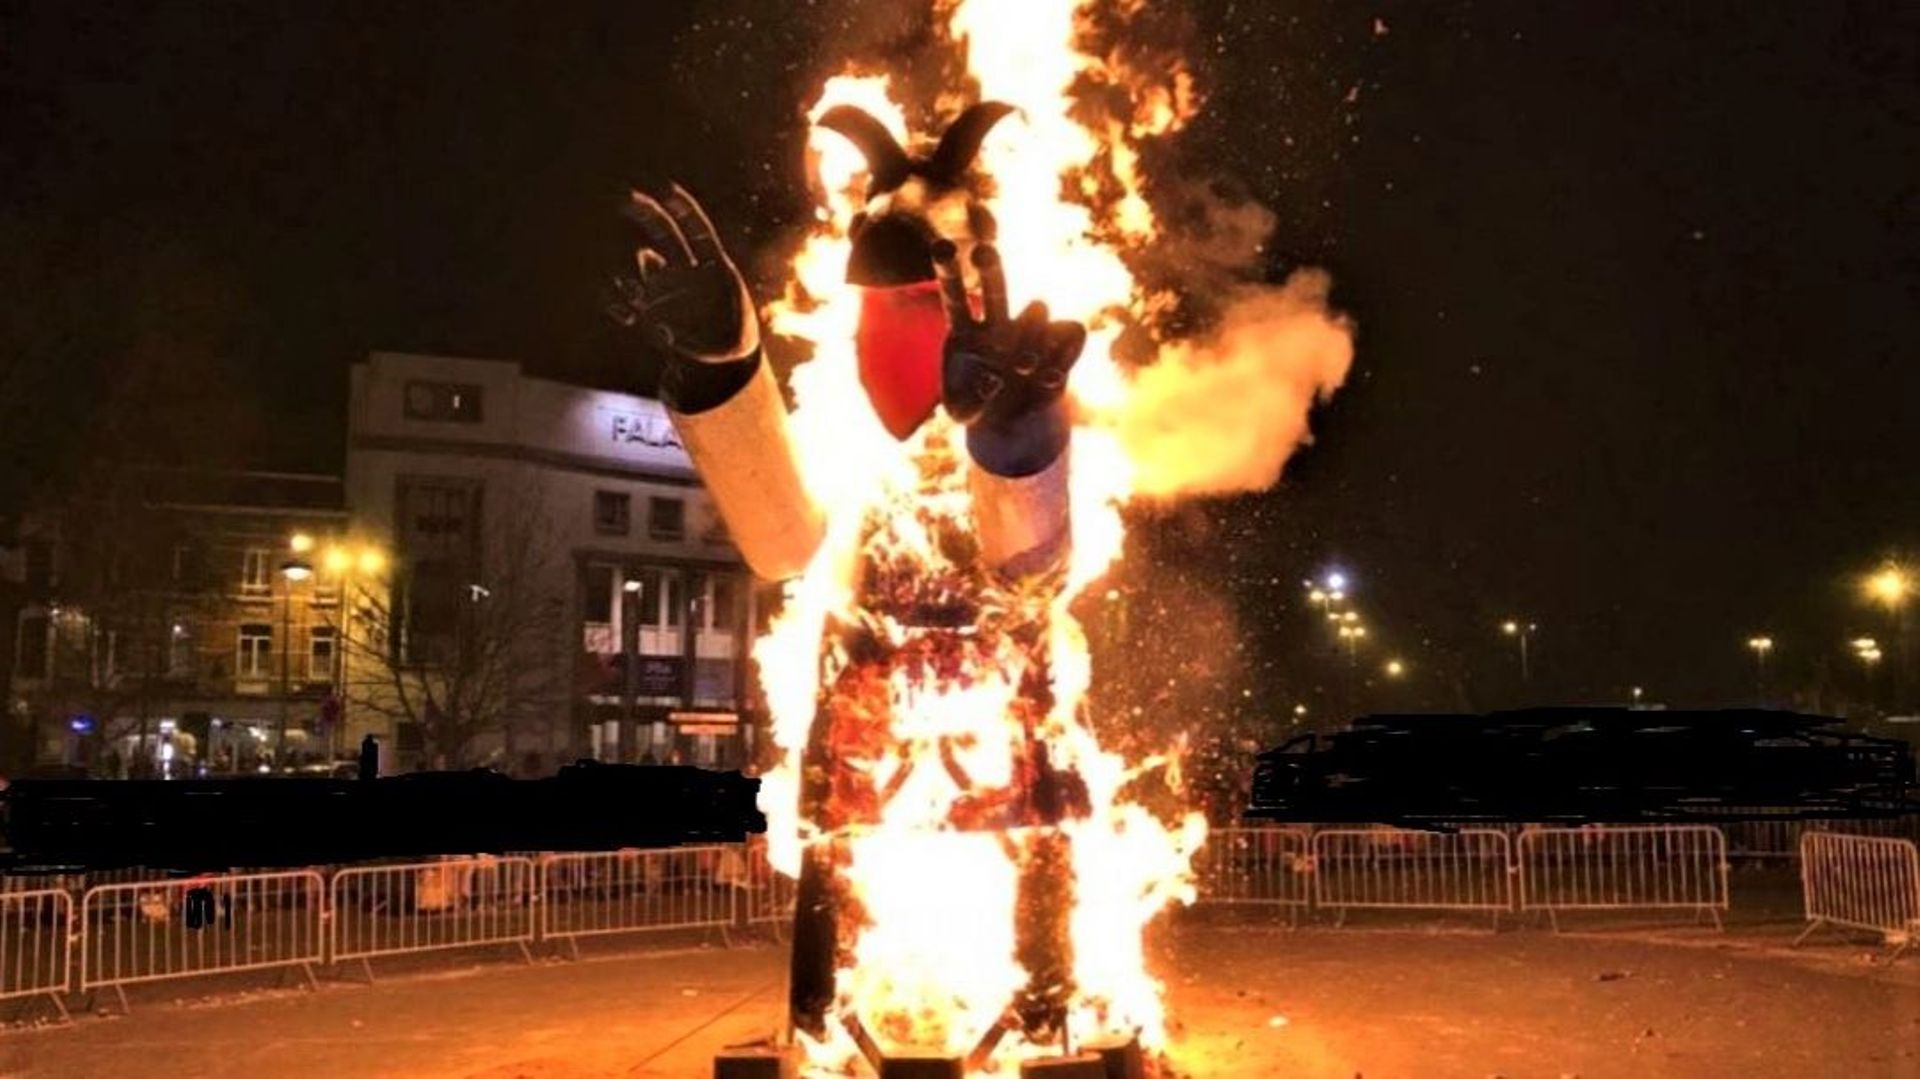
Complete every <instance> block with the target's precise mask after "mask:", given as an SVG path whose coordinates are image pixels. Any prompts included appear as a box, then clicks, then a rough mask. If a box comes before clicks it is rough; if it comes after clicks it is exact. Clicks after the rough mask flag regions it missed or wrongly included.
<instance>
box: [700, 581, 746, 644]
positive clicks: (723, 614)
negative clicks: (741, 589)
mask: <svg viewBox="0 0 1920 1079" xmlns="http://www.w3.org/2000/svg"><path fill="white" fill-rule="evenodd" d="M737 595H738V593H736V592H735V591H734V584H733V578H732V577H723V576H721V575H720V574H717V573H716V574H714V575H713V576H711V577H708V578H707V612H706V613H707V617H706V623H707V628H708V629H712V630H718V631H720V632H721V633H731V632H733V629H734V622H735V621H736V620H737V619H738V618H739V615H738V613H737V612H736V611H735V610H734V604H735V603H736V602H738V601H737V600H736V599H735V597H736V596H737Z"/></svg>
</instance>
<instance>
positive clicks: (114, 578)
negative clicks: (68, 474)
mask: <svg viewBox="0 0 1920 1079" xmlns="http://www.w3.org/2000/svg"><path fill="white" fill-rule="evenodd" d="M89 478H90V479H91V480H92V482H89V483H83V484H79V485H76V487H75V489H74V490H72V491H71V492H70V493H69V494H68V496H67V497H66V498H65V499H64V500H62V501H61V502H60V503H59V504H57V505H56V506H54V507H51V508H50V509H49V510H48V511H43V513H42V514H41V515H40V516H39V517H38V524H39V528H40V537H39V538H41V539H44V540H48V541H51V542H52V544H53V546H54V547H55V548H56V549H57V550H58V567H59V569H58V580H57V584H56V586H55V587H54V588H53V590H52V592H51V595H49V596H48V597H46V598H47V604H46V608H47V615H48V623H47V625H48V630H49V632H48V639H47V646H48V655H47V660H48V662H47V671H46V673H47V675H48V677H46V678H45V679H44V680H42V681H41V682H40V683H39V686H38V688H37V689H36V691H35V692H33V693H32V694H31V695H30V699H31V703H32V705H33V706H35V708H34V710H35V711H37V712H39V713H40V714H42V715H56V716H59V717H62V718H64V717H67V716H72V715H79V714H84V715H88V716H91V717H93V720H94V727H93V730H92V733H91V735H90V737H91V738H92V739H93V740H94V741H95V743H96V744H97V745H102V746H113V745H115V744H117V743H118V742H119V741H120V740H121V739H122V738H123V737H125V736H126V735H129V734H134V733H136V732H137V734H138V735H139V738H138V745H137V748H136V750H135V754H134V759H135V760H136V761H144V760H146V759H147V755H148V753H149V752H150V747H151V745H152V740H153V738H154V737H155V736H156V733H157V732H156V731H155V727H154V719H155V716H156V714H158V713H160V712H162V711H163V710H164V709H163V706H164V704H165V703H166V701H167V700H168V699H169V698H170V697H172V696H173V695H174V694H175V693H176V691H178V690H179V689H180V688H181V683H182V682H183V681H185V680H188V679H190V678H191V677H192V676H193V674H194V671H193V669H192V667H191V666H190V665H187V664H184V663H180V662H177V661H178V660H182V659H184V658H185V657H187V656H190V655H191V653H192V649H191V641H190V640H182V641H181V643H179V644H178V645H176V640H177V639H179V638H182V637H183V635H184V634H185V633H187V632H189V630H188V627H191V626H195V625H197V624H199V623H200V621H201V620H202V618H203V617H204V616H205V614H206V613H207V612H208V611H209V610H210V609H211V608H212V607H213V606H214V605H215V604H217V603H218V602H219V597H218V596H216V595H215V593H214V590H213V589H212V587H211V585H210V581H209V578H208V576H207V575H206V574H205V573H204V571H203V567H201V566H199V565H197V564H196V563H195V562H194V561H193V560H185V561H180V560H176V555H175V552H176V550H181V549H196V550H197V549H198V548H197V547H191V548H190V547H188V546H186V545H187V542H188V540H189V538H190V537H188V536H187V534H186V533H185V532H184V531H183V529H182V528H181V526H180V523H179V522H178V521H176V520H174V519H173V517H172V516H171V515H170V514H169V513H167V512H166V511H165V510H164V509H162V508H159V507H156V506H154V505H152V504H151V503H150V502H149V500H148V499H147V497H146V492H145V490H144V486H143V483H142V478H143V473H141V472H139V471H137V470H113V471H112V472H108V473H96V474H95V475H93V476H91V477H89Z"/></svg>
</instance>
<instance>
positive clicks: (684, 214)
mask: <svg viewBox="0 0 1920 1079" xmlns="http://www.w3.org/2000/svg"><path fill="white" fill-rule="evenodd" d="M621 216H622V217H623V218H624V219H625V220H626V222H627V223H628V224H629V225H630V226H632V228H633V232H634V237H633V261H632V264H631V265H626V266H623V267H621V268H620V270H619V271H618V272H617V273H616V274H615V275H614V278H613V285H612V296H611V298H610V299H609V302H608V304H607V313H608V314H609V315H610V316H612V317H613V319H614V321H616V322H618V323H620V324H621V325H623V326H627V327H630V328H632V329H634V330H636V331H638V332H640V333H641V334H642V335H644V336H645V337H646V338H647V339H648V340H650V341H651V342H653V343H654V344H655V345H657V346H659V347H660V348H663V349H666V350H668V351H670V352H672V353H673V354H674V355H676V356H679V357H682V358H684V359H688V360H693V361H696V362H699V363H730V362H732V361H735V360H742V359H745V358H747V357H749V356H752V355H753V354H754V353H755V352H756V351H758V350H759V348H760V321H759V316H758V315H757V314H755V312H754V308H753V299H752V297H751V296H750V295H749V294H748V292H747V285H746V282H745V281H744V280H743V279H742V278H741V276H740V271H739V269H737V268H736V267H735V266H734V264H733V260H732V259H730V258H728V257H727V251H726V248H724V247H723V246H721V244H720V237H719V234H718V233H716V232H715V231H714V228H713V222H712V221H711V220H709V219H708V217H707V212H706V211H705V210H703V209H701V208H700V203H699V202H697V201H696V200H695V199H694V197H693V196H692V195H690V194H688V193H687V192H686V189H684V188H682V187H681V186H680V185H678V184H672V185H669V186H668V188H667V190H666V191H664V192H661V193H659V194H657V195H656V194H650V193H648V192H645V191H640V190H637V189H635V190H631V191H629V192H628V201H627V204H626V205H625V206H624V207H623V208H622V213H621Z"/></svg>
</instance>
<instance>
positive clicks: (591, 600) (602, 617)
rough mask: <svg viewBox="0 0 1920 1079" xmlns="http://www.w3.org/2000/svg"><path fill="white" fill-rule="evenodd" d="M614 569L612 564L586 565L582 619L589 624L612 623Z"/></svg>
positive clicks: (606, 624) (605, 624)
mask: <svg viewBox="0 0 1920 1079" xmlns="http://www.w3.org/2000/svg"><path fill="white" fill-rule="evenodd" d="M614 588H615V585H614V569H613V567H612V566H588V567H587V601H586V604H585V609H584V611H583V612H582V615H581V617H582V620H583V621H585V622H586V623H587V624H588V625H591V626H610V625H612V624H613V591H614Z"/></svg>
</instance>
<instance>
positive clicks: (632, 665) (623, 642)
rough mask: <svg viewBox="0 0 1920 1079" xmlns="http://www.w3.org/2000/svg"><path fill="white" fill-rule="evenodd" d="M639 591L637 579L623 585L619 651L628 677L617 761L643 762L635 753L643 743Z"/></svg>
mask: <svg viewBox="0 0 1920 1079" xmlns="http://www.w3.org/2000/svg"><path fill="white" fill-rule="evenodd" d="M640 587H641V582H640V578H638V577H629V578H627V579H626V580H625V581H622V582H621V583H620V596H621V601H622V602H621V606H620V650H621V652H622V653H623V656H622V658H623V659H624V661H625V662H623V663H622V664H621V667H622V668H623V671H622V673H623V674H624V676H625V677H624V680H623V681H622V683H621V689H620V722H619V724H618V725H617V727H616V729H617V730H618V731H619V734H618V738H619V740H620V744H619V745H618V746H617V747H616V750H615V752H616V754H617V756H616V757H615V760H626V759H628V758H631V759H633V760H636V761H637V760H639V759H640V755H639V754H638V753H636V752H634V750H637V749H638V748H639V746H638V745H637V744H635V743H638V742H639V741H640V720H639V717H638V716H636V715H634V709H635V707H636V706H635V705H634V699H635V698H636V697H638V696H639V682H640V610H639V608H640Z"/></svg>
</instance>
